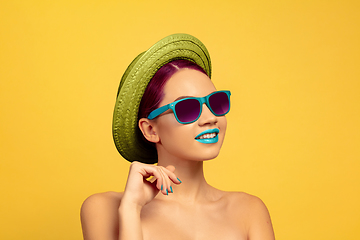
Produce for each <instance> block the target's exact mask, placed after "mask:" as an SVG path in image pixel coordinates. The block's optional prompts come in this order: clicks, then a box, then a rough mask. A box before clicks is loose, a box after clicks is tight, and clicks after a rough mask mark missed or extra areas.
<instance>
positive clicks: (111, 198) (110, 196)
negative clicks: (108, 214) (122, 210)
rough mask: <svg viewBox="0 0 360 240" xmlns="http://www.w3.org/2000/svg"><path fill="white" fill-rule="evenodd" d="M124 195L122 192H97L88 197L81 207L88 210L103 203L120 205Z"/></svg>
mask: <svg viewBox="0 0 360 240" xmlns="http://www.w3.org/2000/svg"><path fill="white" fill-rule="evenodd" d="M122 195H123V193H122V192H103V193H96V194H93V195H91V196H90V197H88V198H86V199H85V201H84V203H83V205H82V207H81V208H82V209H86V210H87V209H88V208H93V207H101V205H106V206H109V205H111V206H112V205H117V207H119V205H120V201H121V198H122Z"/></svg>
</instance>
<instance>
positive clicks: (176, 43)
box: [113, 34, 211, 163]
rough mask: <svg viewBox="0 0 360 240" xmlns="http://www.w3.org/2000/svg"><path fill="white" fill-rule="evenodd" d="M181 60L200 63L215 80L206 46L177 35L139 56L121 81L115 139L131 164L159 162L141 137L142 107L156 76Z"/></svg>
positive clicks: (152, 147) (115, 113)
mask: <svg viewBox="0 0 360 240" xmlns="http://www.w3.org/2000/svg"><path fill="white" fill-rule="evenodd" d="M178 59H185V60H189V61H192V62H194V63H196V64H197V65H199V66H200V67H202V68H203V69H204V70H205V71H206V73H207V74H208V76H209V77H211V60H210V55H209V53H208V51H207V49H206V47H205V46H204V44H203V43H202V42H200V40H198V39H197V38H195V37H193V36H191V35H188V34H173V35H170V36H168V37H165V38H163V39H162V40H160V41H159V42H157V43H155V44H154V45H153V46H152V47H150V48H149V49H148V50H147V51H145V52H143V53H141V54H139V55H138V56H137V57H136V58H135V59H134V60H133V61H132V62H131V64H130V65H129V67H128V68H127V69H126V71H125V73H124V75H123V77H122V79H121V82H120V86H119V90H118V94H117V99H116V103H115V109H114V115H113V138H114V142H115V146H116V148H117V150H118V151H119V153H120V154H121V155H122V156H123V157H124V158H125V159H126V160H128V161H130V162H132V161H140V162H143V163H156V162H157V152H156V149H155V147H154V146H152V145H150V144H149V143H148V142H146V141H145V140H144V139H143V138H142V137H141V135H142V133H141V131H140V129H139V127H138V110H139V105H140V101H141V99H142V96H143V94H144V92H145V89H146V87H147V85H148V83H149V82H150V80H151V79H152V77H153V76H154V75H155V73H156V72H157V71H158V70H159V69H160V68H161V67H162V66H164V65H165V64H166V63H168V62H171V61H174V60H178Z"/></svg>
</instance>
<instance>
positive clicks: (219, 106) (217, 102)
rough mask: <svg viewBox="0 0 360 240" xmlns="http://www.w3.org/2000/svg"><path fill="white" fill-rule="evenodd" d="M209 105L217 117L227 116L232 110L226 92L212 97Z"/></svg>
mask: <svg viewBox="0 0 360 240" xmlns="http://www.w3.org/2000/svg"><path fill="white" fill-rule="evenodd" d="M209 104H210V107H211V109H212V110H213V112H214V113H215V114H217V115H225V114H226V113H227V112H228V111H229V108H230V102H229V97H228V95H227V94H226V93H224V92H217V93H215V94H213V95H211V96H210V98H209Z"/></svg>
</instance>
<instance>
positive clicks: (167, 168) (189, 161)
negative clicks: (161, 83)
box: [81, 69, 275, 240]
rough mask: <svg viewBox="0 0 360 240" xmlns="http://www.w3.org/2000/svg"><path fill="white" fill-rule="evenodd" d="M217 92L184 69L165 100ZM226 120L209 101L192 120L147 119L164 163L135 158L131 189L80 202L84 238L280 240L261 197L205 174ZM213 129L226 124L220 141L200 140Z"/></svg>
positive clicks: (143, 123) (142, 123)
mask: <svg viewBox="0 0 360 240" xmlns="http://www.w3.org/2000/svg"><path fill="white" fill-rule="evenodd" d="M214 91H216V89H215V86H214V85H213V84H212V82H211V80H210V79H209V78H208V77H207V76H206V75H205V74H203V73H201V72H198V71H196V70H191V69H182V70H180V71H178V72H177V73H175V74H174V75H173V76H172V77H171V78H170V79H169V81H168V82H167V83H166V85H165V88H164V94H165V95H164V98H163V100H162V102H161V103H160V106H163V105H166V104H168V103H171V102H173V101H175V100H176V99H177V98H179V97H183V96H195V97H203V96H206V95H208V94H210V93H211V92H214ZM226 124H227V123H226V118H225V116H220V117H216V116H214V115H213V114H212V113H211V111H210V110H209V109H208V108H207V106H206V105H205V104H204V105H203V111H202V114H201V116H200V118H199V119H198V120H197V121H195V122H194V123H191V124H180V123H178V122H177V121H176V119H175V117H174V115H173V113H172V112H171V110H168V111H167V112H165V113H163V114H162V115H160V116H159V117H157V118H155V119H154V120H148V119H146V118H142V119H140V120H139V127H140V129H141V131H142V132H143V134H144V136H145V138H146V139H147V140H149V141H151V142H154V143H156V148H157V151H158V157H159V158H158V166H154V165H148V164H143V163H139V162H133V163H132V164H131V166H130V170H129V176H128V180H127V183H126V187H125V191H124V192H122V193H117V192H106V193H99V194H95V195H92V196H90V197H89V198H87V199H86V200H85V202H84V203H83V205H82V208H81V221H82V227H83V234H84V239H85V240H98V239H108V240H110V239H113V240H115V239H121V240H130V239H131V240H147V239H157V240H161V239H172V240H177V239H194V240H195V239H196V240H200V239H207V240H209V239H210V240H211V239H228V240H231V239H239V240H240V239H244V240H245V239H250V240H272V239H275V237H274V232H273V229H272V224H271V220H270V216H269V213H268V210H267V208H266V206H265V205H264V203H263V202H262V201H261V200H260V199H259V198H257V197H255V196H252V195H249V194H246V193H243V192H225V191H221V190H218V189H215V188H214V187H212V186H210V185H209V184H208V183H207V182H206V180H205V177H204V172H203V162H204V160H209V159H213V158H215V157H216V156H217V155H218V154H219V151H220V148H221V145H222V143H223V140H224V137H225V131H226ZM213 128H218V129H219V130H220V132H219V141H218V142H217V143H212V144H204V143H200V142H198V141H196V140H195V136H197V135H198V134H199V133H201V132H202V131H204V130H206V129H213ZM148 177H152V178H150V179H148V180H146V179H147V178H148ZM178 178H179V179H181V182H180V181H179V180H178ZM161 186H162V188H161ZM170 186H171V188H170ZM161 189H162V190H161ZM171 189H172V190H173V192H171ZM166 190H167V191H168V193H167V192H166Z"/></svg>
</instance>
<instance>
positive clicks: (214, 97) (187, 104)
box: [147, 91, 231, 124]
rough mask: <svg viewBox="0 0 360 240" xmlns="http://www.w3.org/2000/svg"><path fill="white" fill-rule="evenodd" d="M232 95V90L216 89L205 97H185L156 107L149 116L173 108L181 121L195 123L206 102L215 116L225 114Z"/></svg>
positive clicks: (155, 115) (157, 114)
mask: <svg viewBox="0 0 360 240" xmlns="http://www.w3.org/2000/svg"><path fill="white" fill-rule="evenodd" d="M230 95H231V93H230V91H216V92H213V93H210V94H209V95H207V96H205V97H188V98H183V99H180V100H177V101H175V102H172V103H169V104H167V105H165V106H162V107H160V108H157V109H155V110H154V111H152V112H151V113H150V114H149V116H148V117H147V118H148V119H150V120H152V119H154V118H156V117H157V116H159V115H160V114H162V113H163V112H165V111H166V110H168V109H171V110H172V111H173V113H174V115H175V118H176V120H177V121H178V122H179V123H181V124H189V123H193V122H195V121H196V120H198V119H199V117H200V116H201V112H202V106H203V104H204V103H205V104H206V106H207V107H208V108H209V109H210V111H211V112H212V113H213V114H214V115H215V116H224V115H225V114H227V113H228V112H229V111H230Z"/></svg>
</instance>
